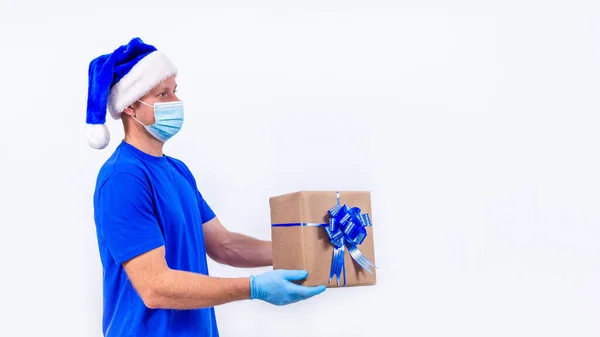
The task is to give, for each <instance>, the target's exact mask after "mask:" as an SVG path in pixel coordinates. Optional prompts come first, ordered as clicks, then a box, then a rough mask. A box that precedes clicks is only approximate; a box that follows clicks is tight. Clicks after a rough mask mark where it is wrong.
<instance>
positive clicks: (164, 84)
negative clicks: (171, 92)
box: [154, 80, 177, 90]
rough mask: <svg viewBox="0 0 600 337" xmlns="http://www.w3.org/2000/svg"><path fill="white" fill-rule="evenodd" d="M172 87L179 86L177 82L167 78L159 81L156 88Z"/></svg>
mask: <svg viewBox="0 0 600 337" xmlns="http://www.w3.org/2000/svg"><path fill="white" fill-rule="evenodd" d="M170 88H177V82H175V81H169V80H165V81H162V82H161V83H159V84H158V85H157V86H156V88H154V90H166V89H170Z"/></svg>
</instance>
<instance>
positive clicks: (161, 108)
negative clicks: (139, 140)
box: [133, 100, 183, 143]
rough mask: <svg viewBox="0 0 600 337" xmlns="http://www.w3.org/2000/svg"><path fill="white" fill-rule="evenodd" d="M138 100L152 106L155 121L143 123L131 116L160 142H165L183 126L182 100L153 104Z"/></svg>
mask: <svg viewBox="0 0 600 337" xmlns="http://www.w3.org/2000/svg"><path fill="white" fill-rule="evenodd" d="M138 102H140V103H142V104H145V105H147V106H149V107H153V108H154V119H155V122H154V124H152V125H144V124H143V123H142V122H140V121H139V120H138V119H137V118H135V117H134V118H133V119H135V120H136V121H138V123H140V124H142V125H143V126H144V127H145V128H146V130H148V132H149V133H150V134H151V135H152V136H154V138H156V139H158V140H159V141H161V142H163V143H164V142H166V141H167V140H169V139H171V137H173V136H175V134H177V132H179V130H181V127H182V126H183V102H182V101H176V102H157V103H154V106H152V105H150V104H148V103H144V102H142V101H140V100H138Z"/></svg>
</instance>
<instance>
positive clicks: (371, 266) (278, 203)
mask: <svg viewBox="0 0 600 337" xmlns="http://www.w3.org/2000/svg"><path fill="white" fill-rule="evenodd" d="M269 206H270V211H271V240H272V244H273V269H296V270H297V269H300V270H307V271H308V277H307V278H306V279H304V280H302V281H298V282H296V283H298V284H302V285H306V286H315V285H326V286H327V287H344V286H369V285H375V284H376V272H375V252H374V242H373V225H372V216H371V194H370V192H368V191H340V192H338V191H299V192H293V193H288V194H283V195H278V196H274V197H271V198H269Z"/></svg>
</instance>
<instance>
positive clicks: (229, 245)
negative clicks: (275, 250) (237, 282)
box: [220, 233, 273, 268]
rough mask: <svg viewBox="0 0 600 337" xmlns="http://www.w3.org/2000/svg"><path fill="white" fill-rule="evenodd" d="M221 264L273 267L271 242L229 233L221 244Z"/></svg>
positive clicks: (245, 266)
mask: <svg viewBox="0 0 600 337" xmlns="http://www.w3.org/2000/svg"><path fill="white" fill-rule="evenodd" d="M221 250H222V254H221V260H222V261H220V262H221V263H225V264H228V265H230V266H234V267H241V268H253V267H265V266H271V265H273V254H272V246H271V241H264V240H258V239H255V238H252V237H250V236H247V235H244V234H240V233H229V235H228V237H227V240H225V241H224V242H223V243H222V244H221Z"/></svg>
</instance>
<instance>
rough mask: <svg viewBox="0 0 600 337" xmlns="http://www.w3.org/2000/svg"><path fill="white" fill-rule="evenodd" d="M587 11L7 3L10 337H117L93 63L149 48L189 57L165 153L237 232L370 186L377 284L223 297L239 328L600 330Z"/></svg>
mask: <svg viewBox="0 0 600 337" xmlns="http://www.w3.org/2000/svg"><path fill="white" fill-rule="evenodd" d="M568 3H569V4H568V5H567V1H562V2H561V1H537V2H534V1H497V2H490V1H478V2H476V1H466V0H457V1H437V2H436V1H387V2H384V1H363V2H358V1H302V2H297V1H294V2H292V1H253V2H248V1H228V2H218V4H217V2H213V4H212V5H208V4H198V2H195V1H189V2H187V1H186V2H183V1H180V2H169V1H127V2H126V4H117V1H104V2H94V3H89V4H88V3H85V4H83V3H80V2H73V3H69V2H65V1H45V2H42V1H36V2H17V1H11V2H8V1H5V0H2V1H1V2H0V55H1V56H0V59H1V60H2V61H1V62H0V92H1V93H2V96H1V98H2V100H1V101H0V107H1V109H0V113H1V119H0V125H1V127H2V128H1V129H0V135H1V137H2V142H0V150H1V153H2V157H1V159H0V161H1V165H0V167H1V168H2V173H1V175H0V184H1V185H0V197H1V203H0V210H1V211H0V215H1V216H2V217H1V223H2V235H1V237H2V243H1V245H0V256H1V257H0V259H1V260H0V261H1V264H0V266H1V267H2V277H1V278H0V279H1V281H0V303H1V306H2V307H3V308H4V309H3V314H2V317H1V318H0V335H1V336H65V337H66V336H69V337H70V336H100V335H101V305H102V303H101V277H102V273H101V266H100V262H99V256H98V250H97V243H96V237H95V229H94V223H93V218H92V215H93V209H92V194H93V189H94V184H95V178H96V174H97V171H98V169H99V167H100V165H101V164H102V163H103V162H104V160H105V159H106V158H107V157H108V156H109V155H110V152H111V151H112V150H113V149H114V147H115V146H116V145H117V144H118V142H119V141H120V139H121V137H122V130H121V125H120V123H118V122H115V121H113V120H111V119H110V117H109V121H108V126H109V128H110V129H111V132H112V137H113V140H112V142H111V144H110V147H109V148H108V149H106V150H104V151H97V150H93V149H91V148H90V147H88V145H87V143H86V140H85V110H86V99H87V85H88V82H87V81H88V77H87V71H88V64H89V62H90V61H91V60H92V59H93V58H95V57H97V56H99V55H100V54H103V53H109V52H112V51H113V50H114V49H116V48H117V47H118V46H119V45H121V44H124V43H127V42H128V41H129V39H130V38H132V37H134V36H139V37H141V38H142V39H144V41H146V42H148V43H151V44H154V45H156V46H157V47H158V48H159V49H161V50H162V51H164V52H166V53H167V54H168V55H169V56H170V57H171V58H172V59H173V60H174V61H175V63H176V64H177V65H178V66H179V68H180V71H181V76H180V78H179V86H180V97H181V98H182V99H183V100H184V101H185V106H186V113H187V115H186V124H185V126H184V129H183V130H182V132H181V133H180V134H179V135H178V136H177V137H176V138H174V139H173V140H172V141H171V142H170V143H169V144H168V145H167V146H166V151H167V153H168V154H170V155H172V156H175V157H178V158H180V159H182V160H184V161H185V162H186V163H187V164H188V165H189V166H190V168H191V169H192V170H193V173H194V174H195V176H196V178H197V180H198V182H199V185H200V189H201V191H202V193H203V194H204V195H205V197H206V198H207V199H208V201H209V203H210V204H211V206H212V207H213V208H214V210H215V211H216V212H217V214H218V215H219V217H220V218H221V220H222V221H223V222H224V224H225V225H226V226H227V227H229V228H230V229H231V230H235V231H239V232H243V233H246V234H249V235H252V236H255V237H258V238H262V239H268V238H270V228H269V224H270V219H269V208H268V198H269V197H270V196H273V195H277V194H281V193H287V192H292V191H296V190H310V189H315V190H336V189H339V190H348V189H364V190H370V191H371V192H372V205H373V214H372V217H373V220H374V226H375V227H374V229H375V236H374V239H375V243H376V262H377V264H378V266H379V270H378V284H377V285H376V286H375V287H360V288H347V289H330V290H328V291H326V292H325V293H324V294H322V295H320V296H319V297H317V298H314V299H312V300H310V301H306V302H301V303H298V304H296V305H292V306H287V307H274V306H270V305H268V304H266V303H262V302H255V301H246V302H238V303H234V304H228V305H224V306H221V307H218V308H217V315H218V316H217V317H218V318H217V319H218V322H219V327H220V332H221V335H222V336H226V337H228V336H261V337H267V336H289V337H292V336H330V337H333V336H344V337H350V336H367V335H368V336H411V337H421V336H436V337H438V336H461V337H467V336H478V337H479V336H486V337H492V336H578V337H584V336H598V335H600V325H598V317H599V315H600V227H599V222H600V209H599V207H598V205H600V178H599V175H598V172H600V160H599V159H598V148H599V145H600V133H599V132H598V128H599V127H600V118H599V117H598V112H599V108H600V104H599V97H600V95H599V93H600V15H599V13H600V12H599V11H598V10H599V8H598V5H594V3H593V2H592V1H589V2H587V3H585V2H583V1H579V2H578V1H569V2H568ZM596 3H597V2H596ZM84 5H85V6H92V7H91V8H87V9H84ZM210 270H211V273H212V274H213V275H217V276H244V275H248V274H249V273H259V272H263V271H266V270H269V268H264V269H261V268H259V269H256V270H244V269H234V268H231V267H226V266H221V265H217V264H215V263H212V262H211V264H210Z"/></svg>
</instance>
